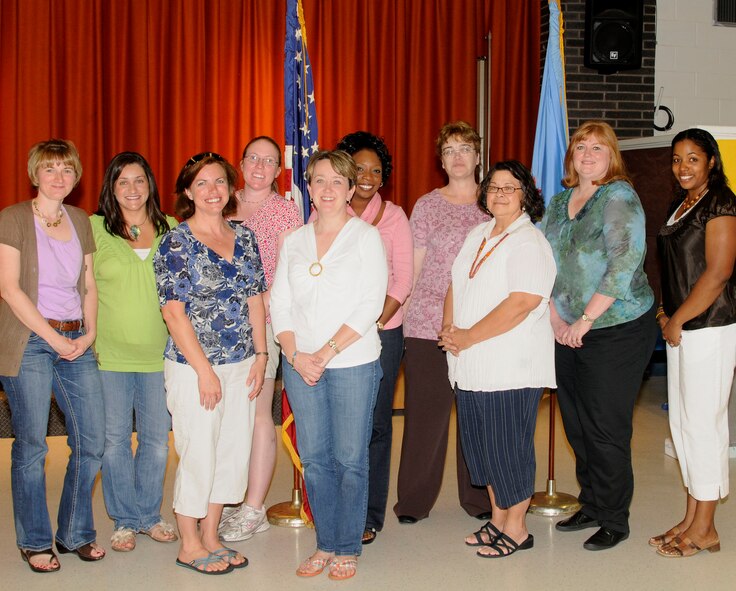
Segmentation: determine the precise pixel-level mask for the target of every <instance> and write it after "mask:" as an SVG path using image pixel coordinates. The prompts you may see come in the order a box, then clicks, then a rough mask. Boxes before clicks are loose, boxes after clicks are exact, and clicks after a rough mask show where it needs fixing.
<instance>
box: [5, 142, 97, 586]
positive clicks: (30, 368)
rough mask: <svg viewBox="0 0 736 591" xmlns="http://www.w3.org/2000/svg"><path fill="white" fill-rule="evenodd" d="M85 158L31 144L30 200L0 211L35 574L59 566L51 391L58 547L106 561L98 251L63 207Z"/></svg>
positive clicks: (8, 344) (24, 549)
mask: <svg viewBox="0 0 736 591" xmlns="http://www.w3.org/2000/svg"><path fill="white" fill-rule="evenodd" d="M81 173H82V165H81V163H80V162H79V155H78V153H77V150H76V148H75V147H74V144H72V143H71V142H68V141H65V140H48V141H45V142H40V143H38V144H36V145H35V146H33V148H31V151H30V152H29V155H28V175H29V177H30V179H31V182H32V183H33V186H34V187H36V188H37V193H36V196H35V198H33V199H32V200H30V201H24V202H21V203H17V204H15V205H11V206H9V207H7V208H5V209H4V210H3V211H2V212H0V297H2V301H0V333H1V334H2V335H3V339H0V381H2V384H3V387H4V389H5V392H6V393H7V395H8V402H9V403H10V411H11V415H12V417H11V418H12V425H13V430H14V432H15V441H14V442H13V448H12V453H11V483H12V492H13V514H14V517H15V531H16V538H17V543H18V547H19V548H20V553H21V556H22V557H23V560H25V561H26V562H27V563H28V566H29V567H30V568H31V570H32V571H34V572H41V573H44V572H54V571H58V570H59V568H60V567H61V565H60V564H59V560H58V558H57V557H56V555H55V554H54V552H53V549H52V543H53V541H54V539H53V533H52V529H51V521H50V518H49V514H48V509H47V503H46V481H45V475H44V464H45V460H46V453H47V451H48V447H47V445H46V428H47V424H48V419H49V408H50V404H51V391H52V390H53V392H54V395H55V397H56V401H57V403H58V405H59V408H60V409H61V411H62V412H63V413H64V416H65V417H66V427H67V431H68V433H69V436H68V439H67V441H68V443H69V447H71V455H70V457H69V464H68V466H67V472H66V477H65V479H64V486H63V489H62V493H61V501H60V503H59V514H58V529H57V531H56V547H57V550H58V551H59V553H61V554H64V553H67V552H73V553H75V554H77V556H79V558H81V559H82V560H85V561H95V560H100V559H102V558H104V556H105V551H104V550H103V549H102V548H101V547H99V546H98V545H97V544H96V543H95V537H96V533H95V529H94V523H93V516H92V487H93V485H94V481H95V477H96V476H97V473H98V472H99V470H100V465H101V458H102V452H103V450H104V444H105V433H104V425H105V419H104V408H103V402H102V397H101V384H100V377H99V373H98V370H97V361H96V359H95V356H94V354H93V353H92V349H91V348H90V347H91V345H92V343H93V342H94V339H95V334H96V316H97V290H96V288H95V281H94V275H93V273H92V252H94V250H95V244H94V240H93V238H92V231H91V228H90V224H89V219H88V217H87V214H86V213H85V212H84V211H82V210H81V209H78V208H76V207H71V206H64V205H63V202H64V199H65V198H66V197H67V195H69V193H71V191H72V189H73V188H74V187H75V186H76V184H77V183H78V182H79V177H80V175H81Z"/></svg>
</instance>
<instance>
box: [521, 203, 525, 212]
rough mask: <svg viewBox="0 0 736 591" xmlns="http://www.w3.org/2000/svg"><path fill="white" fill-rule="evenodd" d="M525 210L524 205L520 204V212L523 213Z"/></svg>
mask: <svg viewBox="0 0 736 591" xmlns="http://www.w3.org/2000/svg"><path fill="white" fill-rule="evenodd" d="M525 211H526V207H524V206H523V205H522V206H521V213H524V212H525Z"/></svg>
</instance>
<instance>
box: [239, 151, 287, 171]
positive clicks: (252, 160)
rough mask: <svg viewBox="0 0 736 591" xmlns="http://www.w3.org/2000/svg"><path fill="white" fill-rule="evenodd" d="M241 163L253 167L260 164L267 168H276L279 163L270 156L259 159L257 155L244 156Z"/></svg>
mask: <svg viewBox="0 0 736 591" xmlns="http://www.w3.org/2000/svg"><path fill="white" fill-rule="evenodd" d="M243 162H247V163H248V164H252V165H253V166H255V165H257V164H258V163H261V164H263V166H267V167H268V168H276V167H277V166H278V165H279V162H278V160H276V158H273V157H272V156H265V157H263V158H261V157H260V156H258V154H246V155H245V156H244V157H243Z"/></svg>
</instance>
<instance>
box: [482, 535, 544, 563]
mask: <svg viewBox="0 0 736 591" xmlns="http://www.w3.org/2000/svg"><path fill="white" fill-rule="evenodd" d="M488 545H489V546H490V547H491V548H493V549H494V550H495V551H496V552H497V554H481V552H480V550H478V551H477V552H476V554H477V555H478V556H480V557H481V558H506V557H507V556H511V555H512V554H513V553H514V552H516V551H517V550H529V548H533V547H534V536H533V535H532V534H529V535H528V536H527V537H526V540H524V541H523V542H522V543H521V544H517V543H516V542H515V541H514V540H513V539H512V538H510V537H509V536H507V535H506V534H504V533H502V534H501V535H500V536H498V537H497V538H496V541H495V542H493V544H488Z"/></svg>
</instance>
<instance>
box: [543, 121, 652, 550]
mask: <svg viewBox="0 0 736 591" xmlns="http://www.w3.org/2000/svg"><path fill="white" fill-rule="evenodd" d="M565 173H566V174H565V178H564V179H563V181H562V182H563V184H564V185H565V187H567V189H566V190H564V191H562V192H561V193H558V194H557V195H555V196H554V197H553V198H552V200H551V201H550V204H549V207H547V212H546V214H545V216H544V219H543V220H542V231H543V232H544V235H545V236H546V237H547V240H549V243H550V245H551V246H552V251H553V253H554V256H555V263H556V264H557V278H556V279H555V286H554V289H553V290H552V298H551V299H550V317H551V321H552V329H553V330H554V333H555V340H556V341H557V342H556V344H555V371H556V373H557V393H558V398H559V402H560V412H561V414H562V421H563V423H564V425H565V434H566V435H567V440H568V441H569V442H570V445H571V447H572V449H573V451H574V452H575V463H576V465H575V469H576V473H577V477H578V482H579V483H580V496H579V497H578V500H579V501H580V504H581V505H582V508H581V509H580V511H578V512H577V513H575V514H574V515H573V516H572V517H569V518H568V519H565V520H563V521H560V522H559V523H557V525H556V528H557V529H558V530H559V531H577V530H581V529H585V528H589V527H599V528H600V529H599V530H598V531H597V532H596V533H594V534H593V535H592V536H591V537H589V538H588V539H587V540H586V541H585V543H584V544H583V547H584V548H585V549H586V550H606V549H608V548H613V547H614V546H616V545H617V544H618V543H619V542H622V541H623V540H625V539H626V538H628V537H629V505H630V503H631V497H632V495H633V492H634V474H633V470H632V467H631V434H632V430H633V426H632V418H633V412H634V402H635V400H636V396H637V394H638V393H639V387H640V386H641V379H642V375H643V373H644V369H645V368H646V366H647V364H648V363H649V358H650V357H651V354H652V351H653V350H654V342H655V340H656V329H655V322H654V306H653V304H654V294H653V293H652V290H651V288H650V287H649V283H648V282H647V276H646V274H645V273H644V254H645V253H646V241H645V224H644V221H645V220H644V210H643V209H642V206H641V202H640V201H639V196H638V195H637V194H636V191H634V188H633V187H632V186H631V183H630V182H629V179H628V177H627V176H626V170H625V167H624V163H623V159H622V158H621V152H619V149H618V141H617V139H616V135H615V134H614V132H613V129H611V126H610V125H608V124H607V123H604V122H603V121H588V122H586V123H583V124H582V125H581V126H580V127H579V128H578V129H577V131H575V133H574V134H573V135H572V137H571V138H570V145H569V147H568V149H567V154H566V155H565Z"/></svg>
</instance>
